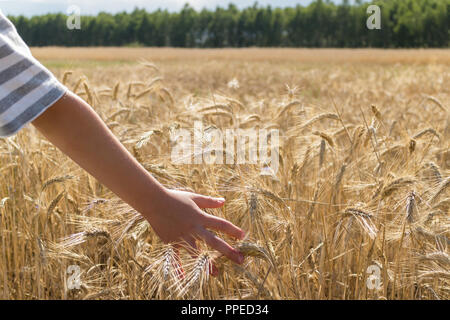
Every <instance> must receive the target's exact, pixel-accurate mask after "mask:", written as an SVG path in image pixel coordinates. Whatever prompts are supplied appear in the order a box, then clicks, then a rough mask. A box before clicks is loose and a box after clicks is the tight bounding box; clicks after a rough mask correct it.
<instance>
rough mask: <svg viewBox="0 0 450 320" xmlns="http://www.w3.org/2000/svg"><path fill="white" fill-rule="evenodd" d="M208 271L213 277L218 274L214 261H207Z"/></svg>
mask: <svg viewBox="0 0 450 320" xmlns="http://www.w3.org/2000/svg"><path fill="white" fill-rule="evenodd" d="M209 273H210V274H211V275H212V276H213V277H217V276H218V275H219V269H217V267H216V265H215V264H214V262H210V263H209Z"/></svg>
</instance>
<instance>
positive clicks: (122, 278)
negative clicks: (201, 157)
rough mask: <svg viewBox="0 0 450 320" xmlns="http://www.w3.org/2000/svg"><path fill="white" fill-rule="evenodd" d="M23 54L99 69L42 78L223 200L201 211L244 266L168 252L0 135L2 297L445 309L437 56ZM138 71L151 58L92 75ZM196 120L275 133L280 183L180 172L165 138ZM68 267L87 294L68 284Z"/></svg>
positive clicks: (443, 125) (85, 182)
mask: <svg viewBox="0 0 450 320" xmlns="http://www.w3.org/2000/svg"><path fill="white" fill-rule="evenodd" d="M33 51H34V53H35V54H36V55H37V57H38V58H47V59H48V60H44V63H48V65H50V66H52V63H53V62H54V61H55V60H58V59H70V58H71V57H75V56H76V57H77V58H81V59H93V60H99V61H95V62H94V63H93V65H92V64H90V65H89V66H86V67H84V66H83V62H78V63H79V64H72V62H67V61H66V60H61V61H63V63H64V67H63V68H53V71H55V74H56V75H57V76H58V77H59V78H60V79H63V78H64V81H65V83H66V84H67V86H68V87H69V88H71V89H73V90H74V91H75V92H76V93H78V94H79V95H80V96H81V97H83V98H84V99H86V100H88V101H90V102H91V103H92V105H93V106H94V108H95V109H96V111H97V112H98V113H99V114H100V116H101V117H102V118H103V119H104V120H105V121H106V123H107V124H108V126H109V127H110V128H111V129H112V130H113V131H114V133H115V134H116V135H117V136H118V137H119V138H120V140H121V141H122V142H123V143H124V144H125V145H126V147H127V148H128V149H129V150H130V151H131V152H133V153H134V155H135V156H136V157H137V159H139V161H140V162H141V163H142V164H143V165H144V166H145V168H147V170H149V171H150V172H151V173H152V174H154V175H155V176H156V177H157V178H158V179H159V180H160V181H161V182H162V183H164V184H165V185H166V186H168V187H173V188H183V189H187V190H195V191H196V192H199V193H204V194H210V195H216V196H224V197H225V198H226V199H227V204H226V206H225V207H224V209H223V210H222V209H221V210H213V211H211V213H213V214H216V215H219V216H222V217H225V218H226V219H229V220H231V221H232V222H233V223H235V224H237V225H240V226H242V227H243V228H244V229H246V230H248V231H249V238H248V239H246V240H245V241H244V242H243V243H233V245H235V246H236V247H237V248H241V250H242V251H243V252H244V253H245V254H246V255H247V258H246V262H245V265H244V266H236V265H233V264H232V263H230V262H227V261H226V260H225V259H223V258H217V253H215V252H210V251H208V250H207V248H205V247H200V248H199V251H200V252H199V256H198V257H197V258H193V257H191V255H189V254H188V253H186V252H184V251H181V252H179V253H178V252H177V250H175V249H174V248H173V247H171V246H170V245H164V244H162V243H161V242H160V241H159V240H158V238H157V237H156V236H155V234H154V233H153V232H152V230H151V228H150V227H149V225H148V223H147V222H146V221H145V220H143V219H142V218H141V217H140V215H138V214H137V213H136V212H134V211H133V210H132V209H130V208H129V207H128V206H127V205H125V204H123V203H122V202H121V201H120V199H117V198H116V197H115V196H114V195H112V194H111V193H110V192H109V191H108V190H107V189H106V188H104V187H103V186H102V185H100V184H99V183H98V182H97V181H95V179H93V178H92V177H90V176H88V175H87V174H86V173H85V172H83V171H82V170H81V169H80V168H78V167H77V166H76V165H75V164H74V163H73V162H72V161H70V160H69V159H68V158H67V157H65V156H64V155H63V154H62V153H61V152H59V151H58V150H56V149H55V148H54V147H53V146H52V145H51V144H49V143H48V142H46V141H45V139H44V138H43V137H42V136H40V135H38V134H37V132H36V131H35V130H34V129H33V128H31V127H30V128H28V129H25V130H23V131H22V132H20V133H19V134H18V135H17V136H15V137H13V138H9V139H2V140H0V174H1V181H2V184H1V186H0V297H1V298H4V299H168V298H170V299H185V298H194V299H222V298H229V299H234V298H239V299H260V298H266V299H449V298H450V269H449V252H448V245H449V242H450V240H449V237H450V232H449V225H450V221H449V210H450V205H449V204H450V201H449V197H450V188H449V187H448V185H449V173H450V150H449V147H450V145H449V142H450V127H449V126H450V118H449V114H448V108H449V101H450V96H449V94H450V93H449V90H448V88H449V87H450V86H449V84H450V75H449V72H448V71H449V69H448V62H449V53H448V51H447V50H432V51H425V50H420V51H406V50H404V51H386V52H385V51H379V50H374V51H370V50H355V51H352V50H342V51H340V50H328V51H327V50H256V49H251V50H248V51H242V50H224V51H219V50H207V51H199V50H193V51H189V50H180V51H178V50H174V49H159V50H157V49H108V50H107V49H70V50H64V49H59V48H57V49H48V48H42V49H34V50H33ZM242 52H245V54H242ZM249 52H251V54H249ZM226 57H227V58H226ZM137 58H145V59H147V60H148V62H149V63H146V65H142V64H133V63H130V64H126V65H120V64H118V65H114V66H106V65H102V63H101V60H105V59H108V60H111V61H113V60H117V59H119V60H121V59H124V60H134V59H137ZM306 62H308V63H306ZM309 62H311V63H309ZM338 62H339V63H338ZM53 66H54V67H56V66H57V64H54V65H53ZM70 66H72V67H73V70H70V71H72V73H69V72H67V71H69V70H68V67H70ZM233 79H236V80H237V82H238V84H239V85H238V86H237V85H236V82H233V83H234V84H233V85H232V86H228V84H229V83H230V81H232V80H233ZM212 106H213V107H212ZM372 106H376V107H375V108H374V107H372ZM194 120H202V121H203V123H204V127H205V128H206V127H208V126H215V127H217V128H222V129H226V128H230V127H233V128H257V127H261V128H263V127H271V128H277V129H279V130H280V144H281V146H280V158H281V159H280V169H279V171H278V174H277V176H276V177H272V176H268V175H261V171H260V168H259V166H258V165H205V164H203V165H175V164H173V163H172V162H171V161H170V155H171V142H170V139H169V137H170V132H171V130H173V129H175V128H178V127H189V126H192V125H193V121H194ZM412 141H413V142H412ZM214 258H217V259H216V260H217V262H218V266H219V269H220V275H219V277H217V278H213V277H210V275H209V271H210V270H209V267H208V265H209V262H210V260H211V259H214ZM179 259H181V261H182V262H183V268H184V273H185V277H184V278H182V277H181V276H180V275H181V268H180V266H179ZM69 265H78V266H79V267H80V270H81V281H82V284H81V287H80V289H74V290H70V289H69V288H68V287H67V280H68V278H69V276H70V275H69V274H68V273H67V267H68V266H69ZM373 265H375V266H377V267H378V268H379V269H380V272H381V273H380V277H381V285H380V287H379V288H378V290H377V289H370V288H369V287H368V286H367V279H368V277H369V276H370V274H368V273H367V272H366V270H367V268H368V267H369V266H373Z"/></svg>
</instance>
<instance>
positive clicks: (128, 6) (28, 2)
mask: <svg viewBox="0 0 450 320" xmlns="http://www.w3.org/2000/svg"><path fill="white" fill-rule="evenodd" d="M311 1H312V0H258V3H259V4H260V5H263V6H266V5H269V4H270V5H271V6H272V7H286V6H295V5H297V4H302V5H307V4H308V3H310V2H311ZM186 2H188V3H189V4H190V5H191V6H192V7H194V8H195V9H202V8H204V7H206V8H210V9H211V8H212V9H214V8H215V7H216V6H218V5H219V6H221V7H226V6H228V3H229V2H233V3H235V4H236V5H237V6H238V7H240V8H242V7H248V6H251V5H253V3H254V2H255V0H235V1H229V0H0V8H1V10H2V11H3V13H4V14H6V15H25V16H33V15H40V14H45V13H49V12H52V13H53V12H64V13H67V10H68V8H69V7H70V6H71V5H76V6H78V7H79V8H80V10H81V14H97V13H98V12H100V11H107V12H111V13H116V12H119V11H132V10H133V9H134V8H135V7H139V8H145V9H147V11H153V10H156V9H158V8H162V9H168V10H170V11H177V10H179V9H181V8H182V7H183V6H184V4H185V3H186ZM335 2H340V1H339V0H336V1H335ZM70 13H72V12H70Z"/></svg>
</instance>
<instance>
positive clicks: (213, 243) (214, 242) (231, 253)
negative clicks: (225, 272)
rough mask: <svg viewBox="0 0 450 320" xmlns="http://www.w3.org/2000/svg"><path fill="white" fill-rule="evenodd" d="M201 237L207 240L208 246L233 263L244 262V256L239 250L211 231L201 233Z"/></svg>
mask: <svg viewBox="0 0 450 320" xmlns="http://www.w3.org/2000/svg"><path fill="white" fill-rule="evenodd" d="M199 235H200V236H201V237H202V238H203V240H205V242H206V243H207V244H208V246H210V247H211V248H213V249H215V250H217V251H219V252H220V253H222V254H223V255H224V256H226V257H227V258H228V259H230V260H231V261H234V262H235V263H237V264H241V263H242V262H244V256H243V255H242V254H241V253H240V252H239V251H238V250H236V249H234V248H233V247H231V246H230V245H229V244H228V243H226V242H225V241H224V240H222V239H220V238H219V237H218V236H216V235H214V234H213V233H211V232H210V231H208V230H205V229H203V230H202V231H200V232H199Z"/></svg>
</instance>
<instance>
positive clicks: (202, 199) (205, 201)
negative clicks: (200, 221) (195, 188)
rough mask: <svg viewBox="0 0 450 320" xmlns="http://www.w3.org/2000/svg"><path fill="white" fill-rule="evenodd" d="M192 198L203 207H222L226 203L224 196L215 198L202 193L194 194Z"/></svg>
mask: <svg viewBox="0 0 450 320" xmlns="http://www.w3.org/2000/svg"><path fill="white" fill-rule="evenodd" d="M192 200H193V201H194V202H195V204H196V205H197V206H198V207H199V208H201V209H204V208H220V207H222V206H223V205H224V203H225V199H224V198H213V197H208V196H202V195H200V194H193V195H192Z"/></svg>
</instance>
